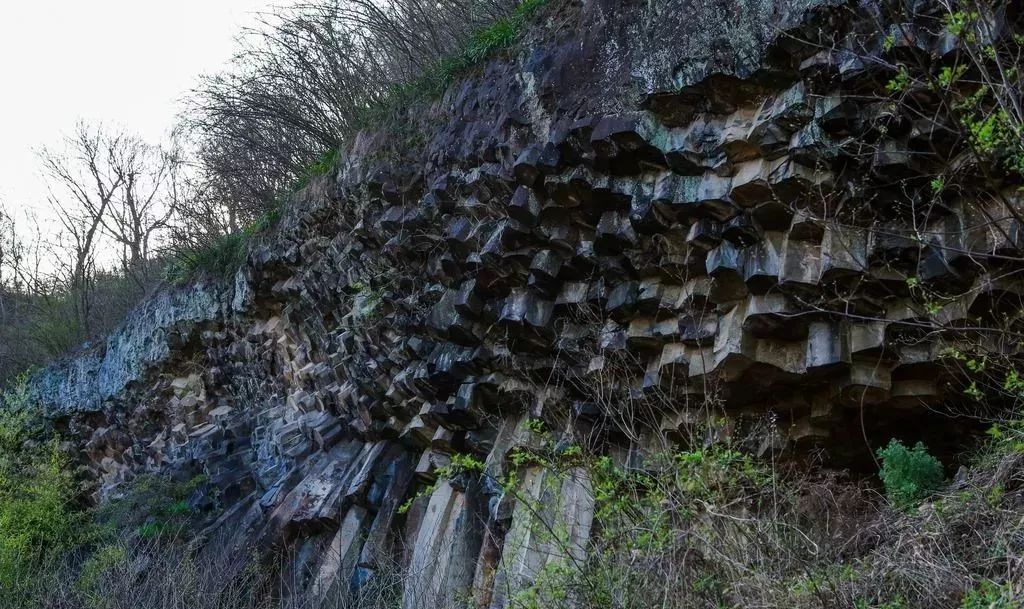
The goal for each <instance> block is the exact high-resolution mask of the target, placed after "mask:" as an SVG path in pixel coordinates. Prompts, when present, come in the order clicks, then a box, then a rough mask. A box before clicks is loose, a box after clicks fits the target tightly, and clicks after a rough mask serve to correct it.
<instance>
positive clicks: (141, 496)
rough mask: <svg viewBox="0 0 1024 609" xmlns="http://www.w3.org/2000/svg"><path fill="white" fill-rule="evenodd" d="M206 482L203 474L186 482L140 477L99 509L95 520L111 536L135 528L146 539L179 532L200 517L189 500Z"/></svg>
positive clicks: (157, 477) (165, 478) (161, 477)
mask: <svg viewBox="0 0 1024 609" xmlns="http://www.w3.org/2000/svg"><path fill="white" fill-rule="evenodd" d="M206 482H207V478H206V476H205V475H202V474H200V475H198V476H195V477H193V478H191V479H189V480H186V481H177V480H173V479H171V478H168V477H165V476H155V475H145V476H139V477H138V478H136V479H135V480H134V481H132V484H131V485H130V486H129V487H128V488H127V489H126V490H125V491H124V493H123V494H122V495H121V496H120V497H116V498H113V499H110V500H108V501H107V502H106V503H105V504H103V506H101V507H100V509H99V510H97V512H96V514H95V518H96V521H97V523H98V524H99V525H100V526H102V527H103V529H104V530H105V531H106V532H107V533H108V534H110V535H115V534H117V533H119V532H122V531H135V532H136V533H137V534H138V535H139V537H142V538H144V539H152V538H155V537H160V536H163V535H176V534H178V533H181V532H183V531H185V530H187V529H188V527H189V526H191V524H192V521H193V519H194V518H195V517H197V516H198V514H196V513H195V511H194V510H193V509H192V507H191V506H190V504H189V501H188V499H189V497H190V496H191V495H192V494H193V493H194V492H195V491H196V490H197V489H199V488H200V487H201V486H202V485H204V484H206Z"/></svg>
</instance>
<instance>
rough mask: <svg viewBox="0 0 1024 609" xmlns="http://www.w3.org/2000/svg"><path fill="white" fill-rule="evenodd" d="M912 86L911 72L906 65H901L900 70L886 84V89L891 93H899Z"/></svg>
mask: <svg viewBox="0 0 1024 609" xmlns="http://www.w3.org/2000/svg"><path fill="white" fill-rule="evenodd" d="M909 86H910V72H909V71H908V70H907V67H906V66H900V69H899V72H897V73H896V76H894V77H893V78H892V80H890V81H889V82H888V83H886V85H885V89H886V91H889V92H890V93H899V92H901V91H906V90H907V88H908V87H909Z"/></svg>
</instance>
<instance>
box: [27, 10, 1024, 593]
mask: <svg viewBox="0 0 1024 609" xmlns="http://www.w3.org/2000/svg"><path fill="white" fill-rule="evenodd" d="M555 4H558V3H555ZM579 4H581V5H574V4H573V3H566V4H565V5H557V6H549V9H550V10H546V11H545V12H544V13H543V16H542V21H543V22H542V23H539V24H537V26H536V28H535V32H534V33H532V34H531V36H530V38H529V39H528V40H527V41H525V43H524V49H523V50H522V51H521V52H520V53H518V55H517V57H516V58H515V59H509V60H503V61H494V62H492V63H491V64H489V65H487V66H485V67H483V68H481V70H480V73H479V74H477V75H476V76H474V77H473V78H470V79H468V80H467V81H465V82H464V83H460V84H459V85H457V86H455V87H453V88H452V89H450V90H449V91H447V93H446V94H445V95H444V97H443V98H442V99H440V100H438V101H437V102H435V103H434V104H433V105H432V106H431V107H429V108H426V109H423V110H422V113H421V114H418V115H412V116H410V117H409V120H408V123H407V124H406V125H403V126H402V129H401V131H402V133H401V136H399V135H396V130H382V131H380V132H377V133H363V134H361V135H360V136H359V137H358V138H357V139H356V141H355V142H354V143H353V144H352V145H351V146H350V147H349V149H348V151H347V155H346V158H345V160H344V162H343V165H342V167H341V168H340V170H339V171H338V173H337V175H334V176H330V178H329V179H323V180H320V181H318V182H315V183H314V184H312V185H311V186H310V187H308V188H306V189H305V190H304V191H302V192H301V193H299V194H298V195H296V196H295V197H294V198H293V200H292V201H291V202H290V204H289V207H288V210H287V212H286V213H285V216H284V218H283V219H282V221H281V223H280V225H279V226H277V227H276V228H275V229H274V230H273V231H272V232H271V233H270V234H269V235H266V236H265V237H263V238H262V239H261V240H260V242H259V243H258V244H256V245H255V246H254V248H253V250H252V252H251V253H250V255H249V257H248V260H247V263H246V264H245V266H244V268H242V269H241V270H240V271H239V272H238V274H237V275H236V277H235V278H234V279H233V280H231V281H226V282H221V283H218V282H216V281H208V282H206V283H199V284H195V285H192V286H188V287H185V288H180V289H168V291H166V292H163V293H161V294H160V295H158V296H157V297H155V298H154V299H153V300H151V301H150V302H148V303H147V304H146V305H145V306H143V307H142V308H141V309H140V310H139V311H138V312H137V313H136V314H135V315H134V316H133V317H132V318H131V319H129V320H128V322H127V323H126V325H125V327H124V328H123V329H122V330H120V331H119V332H117V333H115V334H114V335H113V336H112V337H110V338H109V339H108V340H107V342H106V344H105V345H104V346H103V347H102V348H97V349H94V350H92V351H89V352H87V353H84V354H82V355H79V356H77V357H74V358H70V359H68V360H66V361H63V362H59V363H57V364H54V365H53V366H51V367H49V368H48V369H46V370H44V371H42V372H41V373H39V374H38V375H37V377H36V380H35V382H34V384H33V391H34V392H35V395H36V396H37V397H38V399H39V400H40V401H41V402H42V403H43V404H45V405H46V407H47V409H48V413H49V415H50V416H51V417H53V418H54V420H56V421H57V422H58V424H59V425H61V426H63V427H64V428H66V429H67V430H69V431H70V432H71V437H73V438H79V439H81V442H80V445H81V454H82V459H83V460H84V461H85V462H87V463H88V464H89V466H90V468H91V471H92V472H94V474H95V477H96V480H97V482H98V484H97V487H96V488H97V491H96V497H97V499H98V500H102V499H103V498H104V497H106V496H108V495H110V494H113V493H117V492H118V489H119V488H120V485H122V484H123V483H125V482H127V481H130V480H131V479H132V478H133V477H135V476H137V475H138V474H140V473H142V472H153V471H161V472H171V473H176V474H181V475H191V474H194V473H199V472H203V473H205V474H206V475H208V476H209V480H210V482H211V484H212V485H214V486H215V487H216V488H218V489H219V490H220V493H221V499H222V502H223V503H224V505H225V506H226V512H225V515H224V516H223V517H222V518H221V519H220V520H219V521H218V523H217V525H216V526H217V527H220V529H221V530H222V531H226V532H227V533H229V534H230V536H231V541H230V543H235V544H238V545H239V547H242V546H243V545H244V544H256V546H257V547H259V548H262V549H264V550H269V549H270V548H274V547H277V548H281V547H288V548H290V549H291V550H293V556H294V557H295V558H294V561H293V562H294V565H293V568H294V570H295V572H296V573H300V574H302V581H303V582H304V583H303V585H304V586H306V587H307V588H308V589H310V590H312V591H314V592H315V593H323V591H326V590H328V589H330V588H331V587H332V586H335V585H352V586H358V585H360V584H361V583H363V582H365V581H367V580H368V579H370V578H372V577H373V576H374V574H375V572H376V571H377V570H379V569H380V568H382V566H383V565H385V564H391V563H400V564H401V565H403V566H404V567H405V568H407V569H408V570H409V573H411V577H410V579H409V582H408V584H407V585H406V589H405V594H404V601H403V602H404V605H405V606H406V607H409V608H412V607H435V606H441V605H442V603H444V602H451V603H456V604H464V605H472V606H475V607H503V606H506V604H507V603H508V599H509V598H510V595H511V594H514V593H515V591H516V590H520V589H522V588H523V587H525V586H526V585H528V584H529V583H530V581H532V578H534V577H535V576H536V574H537V573H539V572H540V571H541V570H542V569H543V568H544V565H545V564H547V563H550V562H552V561H565V560H571V559H573V556H574V555H576V554H580V553H582V552H583V551H584V547H585V546H586V540H587V538H588V536H589V535H590V534H591V529H592V525H593V498H592V497H591V495H590V493H589V492H588V488H589V483H588V481H587V479H586V476H585V475H584V474H583V472H582V470H581V471H580V472H579V475H575V476H569V477H567V478H559V479H558V480H557V481H555V482H552V481H551V480H547V479H546V472H545V470H544V469H542V468H540V467H537V466H535V465H531V464H530V462H529V460H526V461H523V460H518V461H517V462H515V463H513V461H512V460H510V459H509V455H510V454H512V452H513V451H514V450H515V449H526V450H529V449H530V448H531V447H533V446H535V445H536V444H537V443H538V441H539V439H538V436H540V435H542V434H550V435H551V437H552V438H553V439H554V442H555V445H556V446H558V445H559V443H561V444H562V445H565V446H567V445H568V444H570V443H573V442H585V443H588V445H589V446H590V447H591V448H593V449H594V450H598V451H600V452H603V453H606V454H609V455H611V456H612V457H613V459H615V460H616V461H617V462H619V463H622V464H627V465H629V464H636V465H639V464H640V462H641V459H640V455H642V454H643V453H644V451H645V450H653V447H656V446H659V445H662V444H668V445H671V444H672V443H677V442H684V441H693V434H692V433H691V431H690V430H691V426H692V424H693V422H694V421H695V420H697V419H703V418H708V417H710V418H712V419H714V420H716V421H719V420H720V419H721V418H722V417H724V420H721V422H718V423H715V424H711V425H708V426H706V429H708V430H709V431H708V433H709V434H711V435H712V436H715V437H717V438H720V437H725V436H729V435H730V434H737V435H738V434H739V431H738V430H740V429H745V428H747V427H750V426H761V427H763V428H764V429H765V430H766V431H764V433H762V434H760V435H758V436H756V437H757V438H758V440H757V441H756V442H755V443H754V445H751V446H749V449H750V450H752V451H754V452H758V453H761V454H764V453H767V452H769V451H774V452H781V453H784V454H790V455H793V456H794V458H798V457H799V455H801V454H804V453H806V451H807V449H809V448H812V447H814V448H820V449H823V450H824V452H825V454H826V455H827V458H828V459H831V460H832V461H833V462H835V463H838V464H850V463H856V462H857V460H858V459H861V458H863V457H865V456H869V455H870V446H866V445H865V436H871V435H872V434H874V433H875V431H874V430H876V429H885V428H892V427H894V426H895V427H902V428H910V427H916V428H919V429H920V432H921V434H931V435H930V436H929V441H930V442H931V443H932V444H933V445H936V446H942V445H943V443H944V442H955V441H956V438H957V434H962V433H963V429H962V427H959V426H958V425H956V424H949V423H948V419H943V420H944V421H946V422H945V423H942V422H936V423H934V424H932V421H933V419H934V418H935V417H939V415H937V414H935V413H934V411H935V410H938V409H949V410H953V411H955V410H956V408H958V407H959V405H960V404H961V403H962V402H964V400H965V399H966V398H965V397H964V396H963V394H962V391H961V388H959V387H955V386H954V385H952V384H951V383H949V382H947V381H949V380H950V379H949V378H944V377H943V375H942V374H941V372H942V370H943V366H942V362H941V361H940V353H941V352H942V350H943V348H945V347H947V346H949V345H948V343H946V342H944V339H943V338H942V336H944V335H942V334H941V333H938V332H936V331H935V330H936V328H944V327H957V326H975V325H979V323H978V322H979V320H981V322H984V321H985V320H986V319H990V318H994V316H997V315H1000V314H1001V312H1002V311H1004V310H1005V308H1006V307H1008V306H1016V307H1017V308H1019V307H1020V299H1019V294H1020V293H1021V284H1020V282H1019V280H1017V279H1016V278H1014V275H1013V274H1007V273H999V272H995V271H994V269H996V268H997V261H998V259H999V255H1000V253H1001V252H1006V251H1009V250H1014V251H1016V249H1017V247H1018V245H1019V244H1018V242H1017V241H1016V239H1017V238H1018V237H1017V235H1019V225H1018V224H1017V223H1016V222H1015V221H1014V220H1013V219H1012V218H1013V217H1014V214H1008V213H1006V211H1005V209H1002V208H997V207H996V206H998V205H1006V202H1005V201H1004V202H1002V203H991V204H989V203H985V204H984V205H982V204H981V203H979V201H978V200H976V199H974V198H972V195H971V193H970V192H969V191H966V190H961V191H958V192H950V193H949V194H948V195H943V196H941V197H933V196H932V187H931V186H930V183H931V182H932V180H933V176H935V175H938V174H942V173H943V171H944V168H946V167H949V166H955V167H956V168H957V171H959V172H961V173H962V172H964V171H973V170H974V169H972V167H973V166H972V165H971V164H972V163H975V162H976V161H974V160H973V158H972V157H971V155H970V154H969V152H968V151H967V150H966V149H965V147H964V146H963V145H960V143H958V142H957V141H955V140H953V139H947V138H943V137H942V134H941V133H940V132H939V130H938V129H937V128H936V127H935V126H934V124H932V123H929V122H927V121H924V120H916V119H914V118H913V116H912V115H910V114H907V113H901V112H900V109H899V108H898V107H897V106H896V105H895V104H894V103H892V102H891V101H889V100H887V99H886V97H885V91H886V83H887V82H888V81H889V80H890V79H891V78H892V77H893V75H894V74H893V71H892V70H891V69H890V68H888V67H887V66H891V65H892V59H893V58H894V57H921V58H924V59H925V60H927V61H929V62H934V64H935V65H942V62H944V61H946V60H948V59H951V58H949V57H947V54H948V53H949V52H950V49H952V48H953V46H954V45H953V41H951V40H950V36H951V35H950V34H949V33H948V32H945V31H944V30H943V29H942V28H941V27H940V26H941V19H939V18H938V17H937V13H935V12H929V11H930V9H929V6H927V5H926V4H927V3H921V4H922V6H921V7H920V16H921V17H920V23H903V24H898V26H897V25H893V26H892V27H891V28H890V27H889V26H884V27H883V26H882V25H881V24H884V23H886V22H885V18H884V16H883V13H882V12H881V9H879V7H878V6H876V5H875V4H874V3H870V2H865V3H862V4H856V3H847V2H839V1H831V0H822V1H818V0H801V1H797V0H774V2H773V1H771V0H768V1H765V0H757V1H754V0H750V1H746V2H731V1H725V0H723V1H711V2H708V1H702V2H695V1H691V0H662V1H655V2H616V1H609V0H588V1H586V2H583V3H579ZM914 103H915V104H916V105H917V108H919V109H924V110H922V112H925V113H926V110H927V108H928V104H930V103H937V102H936V101H935V100H934V99H930V98H929V97H928V95H927V94H925V93H921V94H920V95H919V96H918V97H917V98H916V99H915V100H914ZM965 168H967V169H965ZM982 169H983V168H977V171H978V172H979V173H980V172H981V171H982ZM1010 201H1011V202H1013V201H1014V200H1013V199H1012V197H1011V198H1010ZM986 206H987V207H986ZM983 218H997V219H998V221H995V222H983V221H981V219H983ZM1002 218H1007V219H1005V220H1003V219H1002ZM979 227H980V228H979ZM1007 277H1009V279H1008V278H1007ZM908 278H913V281H912V282H908V280H907V279H908ZM918 284H920V285H927V286H933V287H936V289H942V290H945V291H946V292H947V293H950V294H957V297H956V298H950V299H948V300H946V301H943V302H941V303H940V305H936V304H934V303H922V302H921V301H920V299H918V298H915V295H914V293H913V289H914V286H915V285H918ZM1011 303H1015V304H1011ZM1000 307H1002V308H1000ZM980 325H984V323H981V324H980ZM995 340H998V338H997V339H995ZM537 419H543V420H544V421H545V422H546V426H547V427H546V429H547V431H541V430H539V429H538V426H537V425H535V424H532V423H531V421H533V420H537ZM713 439H714V438H711V437H708V438H699V439H698V441H705V440H706V441H712V440H713ZM453 455H473V456H474V458H476V459H480V460H481V461H482V462H483V463H484V465H483V469H484V474H485V475H484V476H483V477H482V478H481V479H480V480H479V481H473V482H465V481H464V480H462V479H461V478H459V477H456V478H455V479H450V480H449V479H438V480H435V478H437V470H438V469H439V468H443V467H445V466H447V465H449V464H451V462H452V459H453ZM513 469H516V470H518V471H517V474H518V475H517V480H518V481H519V482H518V492H517V493H515V494H514V496H513V494H510V493H508V492H507V491H506V489H503V488H502V487H501V486H500V485H498V484H497V483H494V482H493V481H494V480H497V479H499V478H501V477H502V476H503V475H507V474H509V473H511V471H512V470H513ZM431 483H434V486H432V487H430V486H427V485H429V484H431ZM423 488H427V490H428V492H426V493H420V494H419V495H418V491H419V489H423ZM524 498H527V500H524ZM530 498H532V499H533V500H535V501H536V500H539V501H538V502H535V503H531V502H530V501H529V499H530ZM409 500H411V502H410V503H407V501H409ZM403 504H405V507H404V509H400V507H402V506H403ZM538 506H540V507H539V508H538ZM538 520H542V521H545V522H546V523H555V524H553V525H551V526H552V527H553V528H556V529H557V530H559V531H562V532H564V535H563V537H564V539H562V540H560V545H559V548H555V547H554V541H552V540H550V539H548V538H545V537H543V536H539V535H538V534H537V530H536V527H535V526H534V523H535V522H537V521H538ZM566 547H568V548H569V551H568V552H566V551H565V548H566Z"/></svg>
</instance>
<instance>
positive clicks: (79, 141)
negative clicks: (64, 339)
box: [39, 123, 126, 335]
mask: <svg viewBox="0 0 1024 609" xmlns="http://www.w3.org/2000/svg"><path fill="white" fill-rule="evenodd" d="M125 142H126V138H125V136H124V135H122V134H112V135H111V134H107V133H106V132H104V130H103V129H102V128H99V127H91V126H89V125H87V124H85V123H79V124H78V126H77V127H76V129H75V133H74V134H73V135H71V136H69V137H67V138H66V139H65V142H64V143H65V147H66V151H64V152H55V151H52V150H49V149H45V148H44V149H42V150H41V151H40V152H39V159H40V161H41V162H42V164H43V170H44V171H45V173H46V175H47V178H48V188H49V191H50V195H49V201H50V204H51V205H52V206H53V208H54V211H56V213H57V216H58V219H59V220H60V223H61V225H62V226H63V228H64V234H63V235H62V241H63V245H65V246H66V247H68V249H69V250H70V251H71V253H72V256H73V257H72V259H71V260H70V261H67V262H63V261H58V263H59V264H60V267H61V268H62V269H63V270H64V271H65V276H66V283H67V287H68V289H69V290H70V291H71V292H72V293H73V294H74V295H75V315H76V319H77V321H78V322H79V324H81V327H82V330H83V331H84V332H85V334H86V335H88V333H89V318H90V313H91V310H92V300H91V290H90V283H91V280H92V276H93V272H94V271H95V263H96V258H95V256H96V245H97V242H98V240H99V238H100V236H101V234H102V229H103V223H104V221H105V219H106V215H107V213H108V210H109V209H110V206H111V203H112V202H113V201H114V199H115V198H116V197H117V196H118V191H119V190H121V189H122V187H123V186H124V180H125V177H124V175H122V174H119V172H118V171H116V170H115V169H114V167H115V166H116V162H115V159H116V158H117V157H118V156H119V155H120V151H121V149H122V148H123V147H124V146H125Z"/></svg>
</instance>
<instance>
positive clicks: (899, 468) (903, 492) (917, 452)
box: [878, 439, 944, 509]
mask: <svg viewBox="0 0 1024 609" xmlns="http://www.w3.org/2000/svg"><path fill="white" fill-rule="evenodd" d="M878 457H879V458H880V459H881V460H882V469H881V471H880V472H879V476H880V477H881V478H882V484H884V485H885V493H886V496H888V497H889V500H890V501H891V502H892V504H893V505H895V506H896V507H898V508H900V509H909V508H911V507H913V506H914V505H916V504H917V503H918V502H920V501H921V500H922V499H924V498H925V497H927V496H928V495H930V494H932V493H933V492H935V491H936V490H938V488H939V486H941V484H942V482H943V479H944V475H943V471H942V464H941V463H939V460H938V459H936V458H935V457H933V456H932V455H930V454H929V453H928V449H927V448H925V445H924V444H922V443H921V442H918V443H917V444H915V445H914V447H913V448H907V447H906V446H905V445H904V444H903V443H902V442H900V441H899V440H896V439H893V440H890V441H889V444H888V446H886V447H885V448H881V449H879V450H878Z"/></svg>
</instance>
